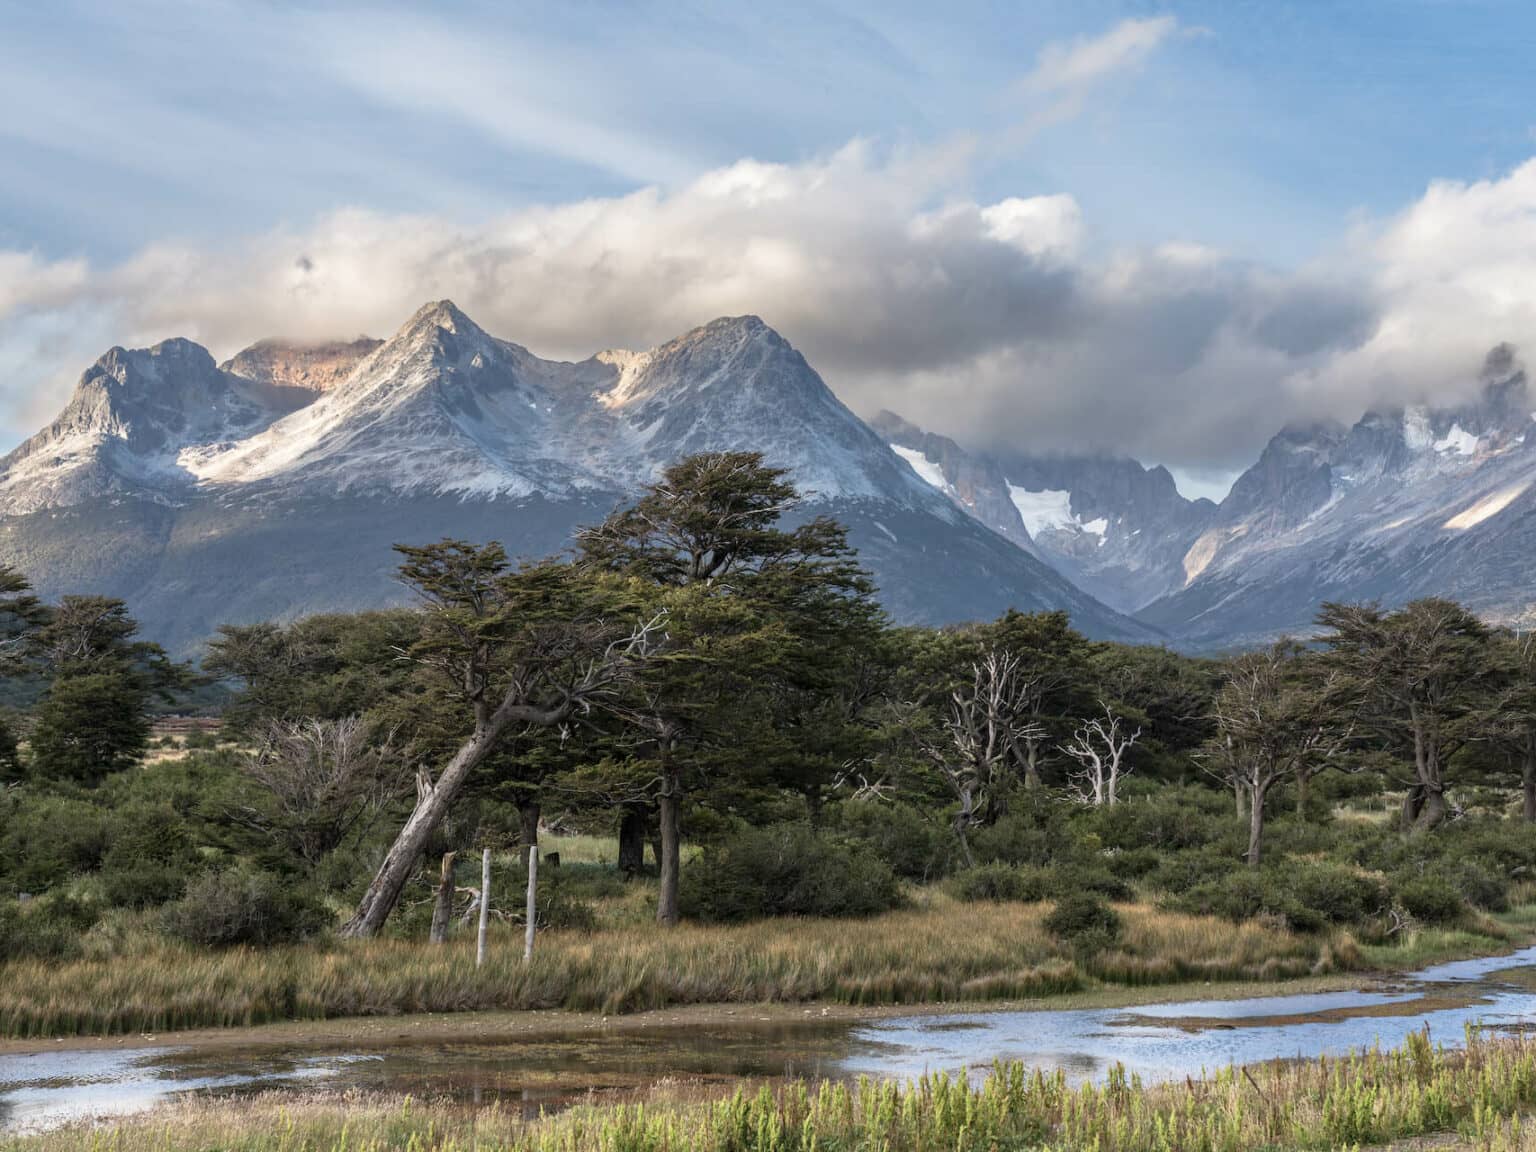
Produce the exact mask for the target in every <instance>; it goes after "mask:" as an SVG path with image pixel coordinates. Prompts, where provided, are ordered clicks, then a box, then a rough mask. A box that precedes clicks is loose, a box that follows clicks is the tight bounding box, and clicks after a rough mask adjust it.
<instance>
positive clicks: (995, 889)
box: [946, 864, 1057, 904]
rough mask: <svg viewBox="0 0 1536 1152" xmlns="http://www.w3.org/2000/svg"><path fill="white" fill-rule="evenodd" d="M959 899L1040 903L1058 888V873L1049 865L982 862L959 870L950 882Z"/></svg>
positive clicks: (950, 886) (951, 891) (949, 887)
mask: <svg viewBox="0 0 1536 1152" xmlns="http://www.w3.org/2000/svg"><path fill="white" fill-rule="evenodd" d="M946 887H947V888H948V889H949V893H950V895H952V896H953V897H954V898H955V899H956V900H965V901H967V902H975V901H981V900H995V901H1006V900H1016V901H1020V902H1023V903H1030V904H1033V903H1036V902H1038V901H1041V900H1048V899H1050V897H1051V896H1052V895H1053V894H1054V893H1055V892H1056V890H1057V879H1056V875H1055V873H1053V872H1052V871H1050V870H1049V869H1047V868H1017V867H1014V866H1013V865H1012V864H981V865H978V866H977V867H975V868H967V869H966V870H965V871H963V872H956V873H955V874H954V875H953V876H951V877H950V878H949V882H948V884H947V885H946Z"/></svg>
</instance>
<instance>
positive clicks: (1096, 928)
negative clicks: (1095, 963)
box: [1045, 892, 1122, 955]
mask: <svg viewBox="0 0 1536 1152" xmlns="http://www.w3.org/2000/svg"><path fill="white" fill-rule="evenodd" d="M1121 929H1122V925H1121V922H1120V914H1119V913H1118V912H1116V911H1115V910H1114V909H1113V908H1111V907H1110V906H1109V905H1108V904H1106V903H1105V902H1104V900H1103V899H1102V898H1100V897H1098V896H1095V895H1094V894H1092V893H1091V892H1072V893H1069V894H1068V895H1065V896H1063V897H1062V898H1061V899H1060V900H1058V901H1057V902H1056V907H1054V908H1052V909H1051V911H1050V914H1049V915H1047V916H1046V918H1045V930H1046V931H1047V932H1049V933H1050V934H1051V935H1052V936H1054V937H1056V938H1057V939H1058V940H1060V941H1061V942H1062V943H1064V944H1070V945H1071V946H1072V948H1073V950H1074V951H1076V952H1078V953H1079V954H1080V955H1093V954H1094V953H1097V952H1102V951H1104V950H1105V949H1106V948H1108V947H1110V946H1111V945H1112V944H1114V943H1115V941H1116V940H1118V939H1120V932H1121Z"/></svg>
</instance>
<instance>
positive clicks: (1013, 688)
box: [913, 648, 1042, 864]
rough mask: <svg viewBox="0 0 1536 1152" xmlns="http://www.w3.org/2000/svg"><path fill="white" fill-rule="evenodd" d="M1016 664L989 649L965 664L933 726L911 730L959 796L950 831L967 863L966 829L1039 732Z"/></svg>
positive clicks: (1013, 659) (1012, 658) (969, 858)
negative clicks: (964, 677)
mask: <svg viewBox="0 0 1536 1152" xmlns="http://www.w3.org/2000/svg"><path fill="white" fill-rule="evenodd" d="M1020 669H1021V661H1020V658H1019V657H1018V656H1016V655H1014V654H1012V653H1009V652H1004V651H1001V650H999V649H996V648H994V649H991V650H989V651H988V652H987V653H986V654H985V655H984V656H983V657H982V658H981V659H980V660H979V661H977V662H976V663H975V664H973V665H972V666H971V682H970V683H969V684H968V685H964V686H962V687H960V688H957V689H955V691H954V692H953V693H951V694H950V700H949V709H948V711H947V713H946V715H945V717H944V720H943V723H942V725H941V726H940V728H939V729H938V731H936V732H934V731H931V730H929V731H923V730H921V729H913V734H914V736H915V738H916V743H917V746H918V749H919V751H921V752H922V754H923V755H924V756H925V757H926V758H927V759H928V760H929V761H930V762H932V764H933V765H934V767H935V768H937V769H938V771H939V774H940V776H941V777H942V778H943V780H944V781H945V783H947V784H948V785H949V788H950V790H951V791H952V792H953V793H954V796H955V799H956V800H958V801H959V809H958V810H957V811H956V813H955V819H954V830H955V835H956V837H957V838H958V839H959V841H960V850H961V852H962V853H963V854H964V856H965V859H966V862H967V864H970V863H973V859H972V856H971V848H970V843H969V840H968V839H967V836H966V832H967V830H968V829H970V828H971V827H972V825H974V824H976V823H977V822H978V821H979V819H980V817H981V813H982V811H983V810H984V808H985V807H986V806H987V805H988V803H989V802H990V801H992V800H993V799H994V798H996V797H997V796H998V795H999V793H1000V792H1002V791H1003V790H1004V789H1005V788H1006V787H1007V783H1008V781H1007V777H1008V774H1009V772H1010V771H1011V770H1012V765H1013V764H1014V763H1015V761H1016V757H1017V753H1018V749H1019V747H1020V746H1021V745H1022V743H1023V742H1024V741H1025V740H1026V739H1033V738H1037V737H1038V735H1039V734H1040V732H1041V731H1042V729H1041V728H1040V725H1039V724H1037V723H1036V722H1035V721H1034V720H1033V719H1031V718H1030V714H1029V712H1028V709H1027V695H1028V688H1029V684H1028V681H1027V679H1026V678H1025V677H1024V676H1023V675H1022V673H1021V671H1020Z"/></svg>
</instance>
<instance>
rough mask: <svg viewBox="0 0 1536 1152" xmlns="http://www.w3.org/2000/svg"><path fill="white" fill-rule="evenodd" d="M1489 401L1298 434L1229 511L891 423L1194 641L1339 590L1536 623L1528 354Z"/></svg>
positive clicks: (942, 479) (1068, 461) (1491, 383)
mask: <svg viewBox="0 0 1536 1152" xmlns="http://www.w3.org/2000/svg"><path fill="white" fill-rule="evenodd" d="M1478 383H1479V387H1478V398H1477V399H1476V400H1475V401H1474V402H1472V403H1470V404H1465V405H1461V406H1455V407H1444V408H1430V407H1423V406H1418V407H1408V408H1401V409H1396V410H1392V411H1387V412H1368V413H1366V414H1365V415H1364V416H1363V417H1362V418H1361V419H1360V420H1359V421H1357V422H1356V423H1355V424H1353V425H1350V426H1346V425H1343V424H1334V423H1323V424H1316V425H1312V426H1309V427H1297V428H1287V429H1284V430H1282V431H1281V432H1280V433H1279V434H1278V435H1276V436H1275V437H1273V438H1272V439H1271V440H1270V442H1269V444H1268V445H1267V446H1266V447H1265V449H1264V451H1263V452H1262V454H1261V455H1260V457H1259V459H1258V460H1257V461H1256V462H1255V463H1254V465H1253V466H1252V467H1250V468H1249V469H1248V470H1247V471H1245V472H1243V473H1242V474H1241V475H1240V476H1239V477H1238V479H1237V481H1236V482H1235V483H1234V484H1233V486H1232V489H1231V491H1230V493H1229V494H1228V495H1227V496H1226V498H1225V499H1223V500H1222V502H1221V503H1220V504H1215V503H1212V502H1211V501H1209V500H1187V499H1185V498H1184V497H1183V496H1181V495H1180V494H1179V493H1178V490H1177V487H1176V486H1175V484H1174V482H1173V478H1172V476H1171V475H1170V474H1169V473H1168V472H1167V471H1166V470H1165V469H1162V468H1150V469H1149V468H1143V467H1142V466H1141V465H1140V464H1138V463H1137V462H1136V461H1134V460H1128V459H1113V458H1105V457H1080V456H1079V457H1073V456H1029V455H1024V454H1019V453H1010V452H1001V453H999V452H991V453H979V452H967V451H965V450H963V449H962V448H960V447H959V446H958V445H956V444H955V443H954V442H953V441H950V440H946V439H945V438H943V437H940V436H934V435H933V434H931V433H925V432H923V431H921V430H920V429H918V428H916V427H914V426H913V425H911V424H908V423H907V422H906V421H903V420H902V419H901V418H900V417H897V416H894V415H892V414H890V413H882V414H881V415H880V416H879V417H877V418H876V419H875V421H874V426H875V427H876V428H877V429H878V430H879V431H880V432H881V433H882V435H884V436H885V437H886V438H887V439H888V441H889V442H890V443H891V444H892V445H893V447H894V449H895V450H896V451H898V452H900V453H902V454H903V455H905V456H906V457H907V458H908V459H909V460H910V461H912V463H913V465H914V468H915V469H916V471H917V472H918V474H919V475H921V476H923V477H925V478H926V479H927V480H928V481H929V483H930V484H932V485H933V486H934V488H935V490H937V491H940V492H943V493H944V494H945V495H946V496H947V497H948V498H949V499H950V500H952V501H953V502H954V503H956V504H957V505H958V506H960V507H963V508H965V509H966V510H967V511H968V512H970V513H971V514H972V515H974V516H976V517H977V518H979V519H981V520H983V521H985V522H986V523H988V524H990V525H992V526H993V527H994V529H995V530H996V531H998V532H1000V533H1002V534H1003V535H1005V536H1008V537H1009V538H1010V539H1013V540H1016V541H1018V542H1019V543H1020V544H1021V545H1024V542H1025V539H1026V537H1027V539H1028V542H1029V544H1030V545H1032V546H1033V549H1034V551H1035V553H1036V554H1037V555H1039V556H1040V557H1041V558H1042V559H1044V560H1046V561H1048V562H1049V563H1050V564H1052V566H1054V567H1055V568H1056V569H1057V570H1058V571H1060V572H1062V573H1063V574H1064V575H1066V576H1068V577H1069V578H1071V579H1072V580H1073V581H1074V582H1076V583H1077V584H1078V585H1079V586H1080V587H1082V588H1083V589H1084V590H1085V591H1087V592H1090V593H1092V594H1093V595H1094V596H1095V597H1096V598H1098V599H1100V600H1102V601H1103V602H1104V603H1106V604H1108V605H1109V606H1111V607H1113V608H1115V609H1117V610H1119V611H1121V612H1124V613H1127V614H1129V615H1131V616H1133V618H1135V619H1137V620H1139V621H1140V622H1142V623H1144V624H1148V625H1151V626H1152V627H1154V628H1156V629H1158V630H1159V631H1160V632H1162V633H1163V634H1164V635H1165V636H1167V637H1169V639H1170V641H1171V642H1172V643H1174V644H1176V645H1178V646H1179V647H1183V648H1188V649H1194V650H1215V649H1221V648H1231V647H1238V646H1245V645H1250V644H1254V643H1258V642H1262V641H1264V640H1266V639H1269V638H1272V637H1274V636H1277V635H1281V634H1285V633H1290V634H1305V633H1306V632H1307V631H1308V630H1309V628H1310V626H1311V624H1312V620H1313V618H1314V616H1315V615H1316V612H1317V608H1318V605H1319V604H1320V603H1322V602H1323V601H1325V600H1374V601H1379V602H1381V603H1384V604H1388V605H1390V604H1396V603H1402V602H1404V601H1406V600H1409V599H1412V598H1415V597H1419V596H1429V595H1440V596H1451V597H1455V598H1457V599H1459V600H1462V601H1463V602H1464V603H1466V604H1467V605H1468V606H1469V607H1471V608H1473V609H1475V610H1476V611H1478V612H1479V613H1480V614H1482V615H1483V616H1484V617H1485V618H1487V619H1489V620H1492V621H1495V622H1498V623H1505V624H1512V625H1516V626H1529V625H1530V623H1531V622H1532V620H1533V618H1536V589H1533V587H1532V583H1531V580H1530V577H1529V569H1530V561H1531V558H1532V557H1533V555H1536V436H1532V435H1531V432H1532V431H1533V430H1536V429H1533V425H1532V421H1533V419H1536V413H1533V400H1532V397H1531V395H1530V390H1529V386H1528V381H1527V378H1526V374H1525V372H1524V370H1523V369H1522V368H1521V367H1520V365H1519V363H1518V361H1517V360H1516V358H1515V355H1514V351H1513V349H1511V348H1510V347H1508V346H1507V345H1506V346H1500V347H1498V348H1495V349H1494V350H1493V351H1491V352H1490V353H1489V355H1488V357H1487V360H1486V362H1485V363H1484V365H1483V368H1482V371H1481V375H1480V380H1479V382H1478Z"/></svg>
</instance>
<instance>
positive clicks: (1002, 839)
mask: <svg viewBox="0 0 1536 1152" xmlns="http://www.w3.org/2000/svg"><path fill="white" fill-rule="evenodd" d="M1068 815H1069V812H1068V810H1067V807H1066V805H1065V804H1064V803H1063V802H1061V801H1058V800H1052V799H1051V798H1049V797H1045V796H1039V795H1037V794H1033V793H1029V792H1023V793H1020V794H1018V795H1017V796H1015V797H1014V803H1013V807H1012V809H1011V810H1010V811H1009V813H1008V815H1006V816H1004V817H1003V818H1002V819H1000V820H999V821H998V822H997V823H996V824H993V825H991V826H990V827H986V828H978V829H976V830H975V831H974V832H972V833H971V836H970V840H971V849H972V851H973V852H974V853H975V856H976V859H977V860H978V861H980V862H981V863H983V864H1020V865H1028V866H1030V867H1034V868H1043V867H1045V866H1047V865H1049V864H1052V863H1054V862H1055V860H1056V857H1057V856H1058V854H1060V853H1062V852H1063V850H1064V849H1066V848H1068V847H1070V845H1071V842H1072V841H1071V833H1070V832H1069V830H1068V827H1067V825H1068V819H1067V818H1068Z"/></svg>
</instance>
